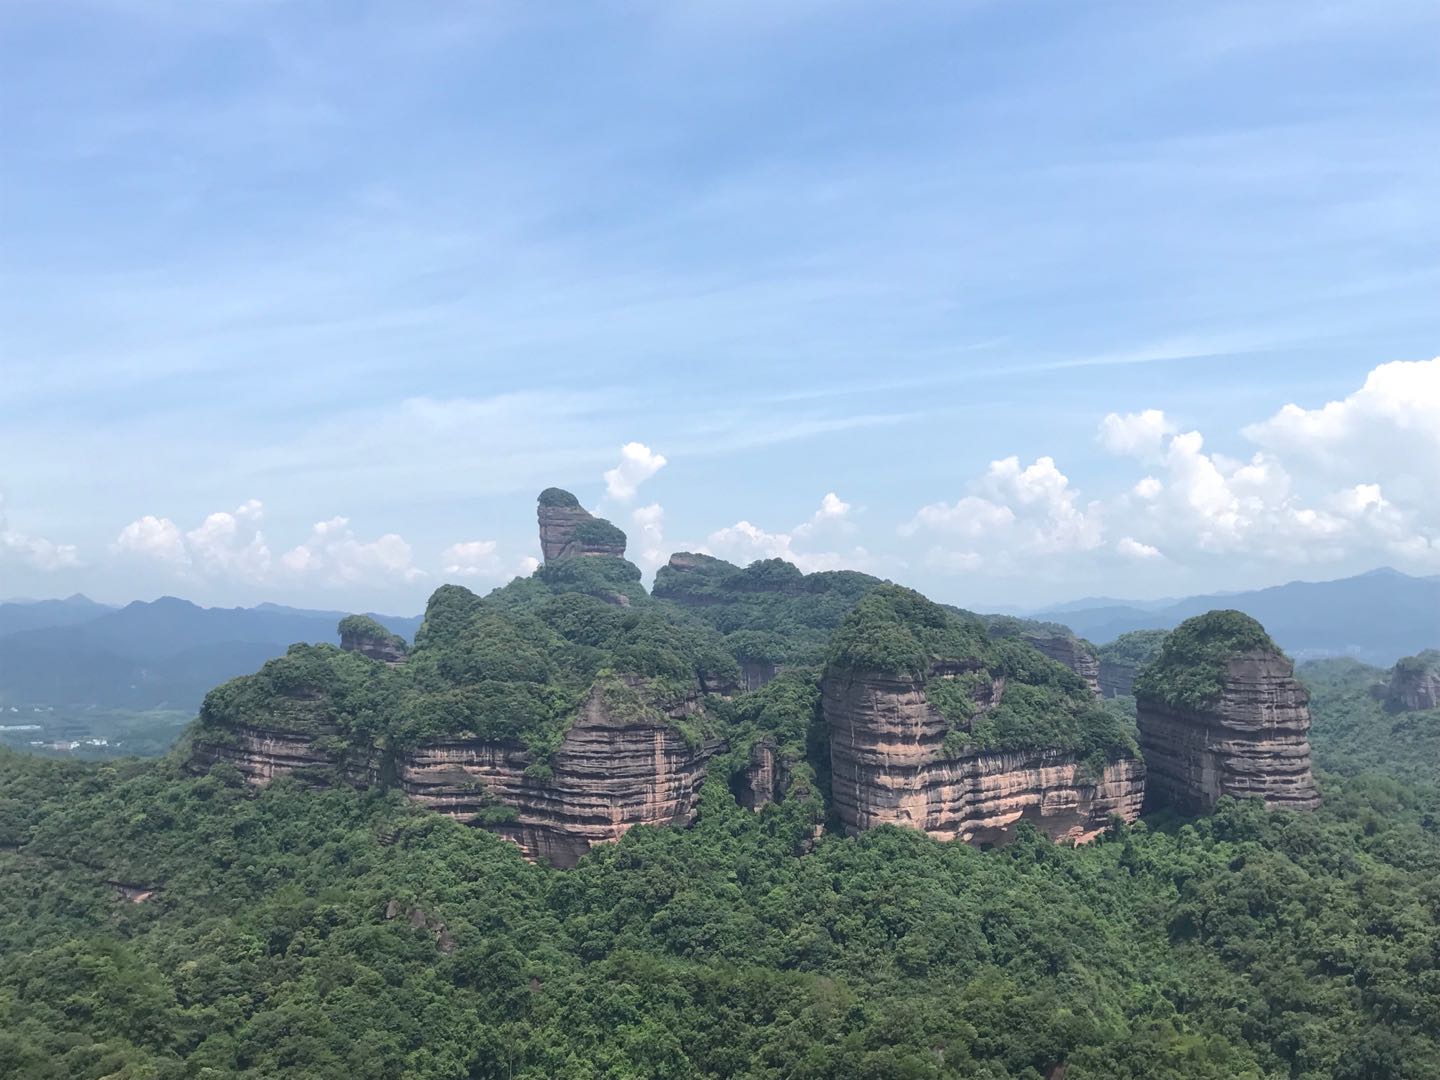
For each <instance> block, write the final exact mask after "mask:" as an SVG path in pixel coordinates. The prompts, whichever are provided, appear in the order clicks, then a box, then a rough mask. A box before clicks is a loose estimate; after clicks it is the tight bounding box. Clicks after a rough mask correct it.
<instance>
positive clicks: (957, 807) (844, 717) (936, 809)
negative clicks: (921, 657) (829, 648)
mask: <svg viewBox="0 0 1440 1080" xmlns="http://www.w3.org/2000/svg"><path fill="white" fill-rule="evenodd" d="M959 666H961V667H963V666H964V665H963V663H962V664H960V665H959ZM959 673H960V672H958V671H957V672H953V673H952V672H936V674H940V675H944V674H959ZM821 691H822V704H823V708H824V713H825V721H826V724H827V726H828V728H829V732H830V764H831V790H832V795H833V799H834V806H835V811H836V813H837V814H838V815H839V817H840V820H841V821H842V822H843V823H844V825H845V828H846V831H847V832H849V833H851V834H852V835H854V834H857V833H861V832H864V831H865V830H867V829H872V828H875V827H876V826H879V825H902V826H907V827H909V828H914V829H920V830H922V831H924V832H926V833H928V834H930V835H931V836H935V837H938V838H940V839H945V840H964V841H966V842H967V843H977V844H980V843H996V842H1003V841H1004V840H1005V839H1006V838H1008V837H1009V836H1010V835H1011V834H1012V833H1013V831H1014V828H1015V826H1016V825H1017V824H1019V823H1020V822H1021V821H1031V822H1034V824H1035V825H1036V827H1037V828H1039V829H1040V830H1041V831H1042V832H1044V833H1046V834H1047V835H1049V836H1051V837H1053V838H1054V839H1057V840H1069V841H1074V842H1077V843H1083V842H1085V841H1088V840H1090V839H1092V838H1094V837H1095V836H1097V835H1098V834H1099V833H1101V832H1103V831H1104V829H1105V828H1106V826H1107V824H1108V822H1109V820H1110V817H1111V816H1112V815H1119V816H1120V817H1121V818H1123V819H1124V820H1126V821H1133V820H1135V818H1136V817H1138V816H1139V813H1140V804H1141V800H1142V798H1143V791H1144V766H1143V764H1142V763H1141V762H1139V761H1138V760H1135V759H1134V758H1125V759H1122V760H1120V761H1115V762H1111V763H1109V764H1108V765H1106V766H1105V768H1104V769H1103V770H1102V771H1101V772H1100V773H1099V775H1092V774H1091V773H1090V771H1089V770H1088V768H1087V767H1086V766H1085V765H1084V764H1083V763H1082V762H1080V761H1079V760H1077V758H1076V757H1075V755H1074V754H1073V753H1070V752H1068V751H1063V750H1047V749H1036V750H1024V751H973V752H965V753H961V754H959V755H954V756H952V755H949V754H946V753H945V751H944V747H943V743H944V740H945V736H946V735H947V734H948V732H949V730H950V726H949V724H948V723H947V721H946V720H945V718H944V717H943V716H941V715H940V714H939V713H938V712H936V710H935V709H933V708H932V707H931V706H930V705H929V703H928V702H927V701H926V698H925V690H924V685H923V683H922V682H921V681H920V680H916V679H912V678H909V677H896V676H888V675H872V674H861V673H853V672H843V671H842V672H835V671H831V672H827V674H826V676H825V679H824V681H823V682H822V686H821ZM1003 692H1004V686H1003V683H1001V682H999V681H998V680H997V682H995V683H991V684H989V685H986V686H983V687H982V688H981V689H980V690H979V691H977V693H976V695H975V697H976V703H977V706H978V707H979V708H981V709H982V710H983V709H984V708H986V707H989V706H990V705H991V704H993V703H994V702H997V701H998V700H999V699H1000V696H1001V695H1002V694H1003Z"/></svg>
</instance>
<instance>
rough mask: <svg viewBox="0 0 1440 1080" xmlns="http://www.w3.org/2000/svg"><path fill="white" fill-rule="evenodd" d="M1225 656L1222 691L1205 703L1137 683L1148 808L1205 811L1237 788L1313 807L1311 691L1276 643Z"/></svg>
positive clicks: (1275, 803) (1282, 803)
mask: <svg viewBox="0 0 1440 1080" xmlns="http://www.w3.org/2000/svg"><path fill="white" fill-rule="evenodd" d="M1177 633H1178V631H1177ZM1162 662H1163V657H1162ZM1221 663H1222V665H1223V672H1222V675H1221V689H1220V692H1219V694H1218V695H1217V696H1215V697H1214V698H1213V700H1211V701H1209V702H1208V703H1206V704H1203V705H1200V706H1186V705H1184V704H1178V703H1177V702H1176V701H1175V700H1174V698H1173V697H1170V698H1167V697H1165V696H1164V695H1162V694H1160V693H1157V692H1156V691H1155V690H1154V689H1152V688H1147V687H1146V686H1141V687H1138V688H1137V696H1136V706H1137V710H1138V716H1139V726H1140V746H1141V749H1142V750H1143V752H1144V754H1145V761H1146V765H1147V768H1148V777H1147V780H1146V785H1147V787H1146V800H1145V801H1146V806H1147V808H1161V807H1170V808H1173V809H1176V810H1178V811H1180V812H1181V813H1186V814H1199V813H1204V812H1206V811H1208V810H1209V809H1210V808H1211V807H1213V806H1214V805H1215V803H1216V802H1217V801H1218V800H1219V799H1220V797H1221V796H1223V795H1233V796H1235V797H1236V798H1259V799H1262V800H1263V801H1264V803H1265V805H1266V806H1267V807H1270V808H1285V809H1294V810H1313V809H1314V808H1315V807H1317V806H1319V805H1320V792H1319V789H1318V787H1317V786H1316V784H1315V778H1314V775H1313V773H1312V772H1311V768H1310V741H1309V730H1310V709H1309V696H1308V695H1307V693H1306V691H1305V688H1304V686H1302V685H1301V684H1300V682H1299V681H1298V680H1297V679H1296V678H1295V671H1294V665H1293V664H1292V663H1291V662H1290V661H1289V660H1288V659H1287V658H1286V657H1285V656H1284V655H1283V654H1282V653H1280V652H1279V651H1278V650H1276V649H1273V648H1258V649H1247V650H1244V651H1240V652H1236V653H1232V654H1230V655H1229V656H1227V657H1226V658H1224V659H1223V661H1221Z"/></svg>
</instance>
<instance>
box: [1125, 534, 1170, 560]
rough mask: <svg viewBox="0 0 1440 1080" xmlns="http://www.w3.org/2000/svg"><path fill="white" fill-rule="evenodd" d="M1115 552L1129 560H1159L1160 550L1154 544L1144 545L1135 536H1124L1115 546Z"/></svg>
mask: <svg viewBox="0 0 1440 1080" xmlns="http://www.w3.org/2000/svg"><path fill="white" fill-rule="evenodd" d="M1115 550H1116V551H1118V552H1119V553H1120V554H1121V555H1124V556H1125V557H1126V558H1127V559H1140V560H1142V561H1143V560H1149V559H1159V558H1162V556H1161V554H1160V549H1159V548H1157V547H1155V546H1154V545H1153V544H1143V543H1141V542H1140V541H1139V540H1136V539H1135V538H1134V537H1133V536H1122V537H1121V538H1120V539H1119V540H1118V541H1117V542H1116V544H1115Z"/></svg>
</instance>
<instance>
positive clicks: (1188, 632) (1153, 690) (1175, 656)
mask: <svg viewBox="0 0 1440 1080" xmlns="http://www.w3.org/2000/svg"><path fill="white" fill-rule="evenodd" d="M1252 652H1267V653H1276V654H1278V655H1283V654H1282V653H1280V647H1279V646H1278V645H1276V644H1275V642H1274V641H1272V640H1271V638H1270V635H1269V634H1267V633H1266V632H1265V628H1264V627H1263V626H1261V625H1260V624H1259V623H1258V622H1256V621H1255V620H1254V619H1252V618H1251V617H1250V616H1249V615H1246V614H1245V613H1244V612H1242V611H1210V612H1206V613H1205V614H1204V615H1197V616H1195V617H1194V618H1192V619H1186V620H1185V621H1184V622H1183V623H1181V624H1180V625H1179V626H1177V627H1176V628H1175V629H1174V630H1172V631H1171V632H1170V635H1169V637H1167V638H1166V639H1165V641H1164V644H1163V645H1162V646H1161V648H1160V655H1159V656H1158V657H1156V658H1155V660H1154V661H1152V662H1151V663H1150V664H1148V665H1147V666H1146V667H1145V668H1144V669H1143V670H1142V671H1141V672H1140V673H1139V674H1138V675H1137V676H1136V677H1135V696H1136V698H1137V699H1140V698H1152V699H1155V700H1157V701H1161V702H1163V703H1165V704H1167V705H1169V706H1170V707H1172V708H1177V709H1204V708H1207V707H1208V706H1210V705H1213V704H1214V703H1215V702H1216V701H1218V700H1219V698H1220V695H1221V693H1222V691H1223V690H1224V688H1225V674H1226V665H1227V663H1228V662H1229V661H1230V659H1231V658H1232V657H1235V656H1237V655H1238V654H1240V653H1252Z"/></svg>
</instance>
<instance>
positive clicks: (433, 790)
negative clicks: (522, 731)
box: [398, 684, 720, 866]
mask: <svg viewBox="0 0 1440 1080" xmlns="http://www.w3.org/2000/svg"><path fill="white" fill-rule="evenodd" d="M633 688H634V686H633V685H632V689H633ZM627 696H628V695H623V694H622V695H621V697H622V699H623V698H625V697H627ZM633 700H634V699H633V698H632V699H630V702H624V701H623V700H622V702H621V703H618V704H617V702H616V701H615V700H614V697H613V695H611V694H609V693H607V692H606V687H605V686H603V685H598V684H597V687H596V688H595V690H594V691H592V693H591V694H590V696H589V697H588V698H587V699H586V701H585V704H584V705H583V706H582V708H581V710H580V715H579V716H578V717H577V718H576V719H575V721H574V723H572V724H571V726H570V728H569V730H568V731H567V732H566V733H565V737H564V740H563V741H562V742H561V744H560V747H559V749H558V750H556V751H555V753H554V754H553V755H551V757H550V759H549V762H548V764H545V765H543V766H542V767H541V768H538V769H537V768H536V767H535V766H536V761H535V758H534V757H533V755H532V754H531V753H530V752H529V751H528V750H527V749H526V748H525V747H524V746H522V745H519V744H517V743H503V742H498V743H497V742H483V741H478V740H470V739H463V738H452V739H444V740H438V741H433V742H429V743H426V744H425V745H422V746H418V747H416V748H415V749H414V750H413V751H410V752H408V753H406V754H404V755H402V756H401V757H400V759H399V761H398V777H399V783H400V787H401V790H403V791H404V792H405V793H406V794H407V795H408V796H410V797H411V798H412V799H415V800H417V801H419V802H421V803H422V804H424V805H425V806H428V807H430V808H431V809H433V810H438V811H439V812H441V813H444V814H448V815H450V816H451V817H455V818H458V819H459V820H461V821H470V822H477V823H480V824H484V825H485V826H486V827H487V828H490V829H492V830H493V831H495V832H497V833H499V834H500V835H501V836H504V837H506V838H508V839H510V840H513V841H514V842H515V843H517V844H518V845H519V846H520V849H521V850H522V851H523V852H524V853H525V855H526V857H527V858H530V859H541V860H544V861H546V862H549V863H552V864H554V865H556V866H573V865H574V864H575V862H576V861H577V860H578V859H579V858H580V856H581V855H583V854H584V853H585V852H586V851H588V850H589V849H590V847H591V846H592V845H594V844H599V843H605V842H606V841H610V840H618V839H619V838H620V837H621V836H623V835H624V834H625V832H626V831H627V830H629V829H630V828H631V827H632V826H635V825H672V824H686V823H688V822H689V821H690V820H691V819H692V818H693V817H694V814H695V808H696V801H697V799H698V797H699V788H700V783H701V782H702V781H703V780H704V778H705V771H706V765H707V762H708V761H709V759H710V757H711V756H712V755H713V754H714V753H715V751H716V750H717V749H719V747H720V744H719V743H717V742H714V741H708V740H707V741H702V740H700V739H697V738H695V737H693V736H692V738H691V740H690V741H687V739H686V737H685V735H684V734H683V733H682V732H681V731H680V730H679V729H678V728H677V727H676V726H675V725H674V724H673V723H671V722H670V721H671V720H673V719H676V718H678V717H682V716H684V715H686V714H687V713H689V712H693V711H694V709H695V708H697V707H698V703H697V701H696V699H695V698H694V697H692V698H690V699H688V700H687V701H685V702H682V703H680V704H679V705H677V706H672V708H671V712H672V713H673V714H674V715H673V716H668V717H667V716H666V715H663V714H661V713H659V712H657V711H656V710H654V709H652V708H640V709H636V708H634V707H633ZM496 806H503V807H508V808H510V810H512V811H513V816H509V817H508V819H505V818H501V817H499V816H498V815H493V814H492V813H491V811H493V808H495V807H496Z"/></svg>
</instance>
